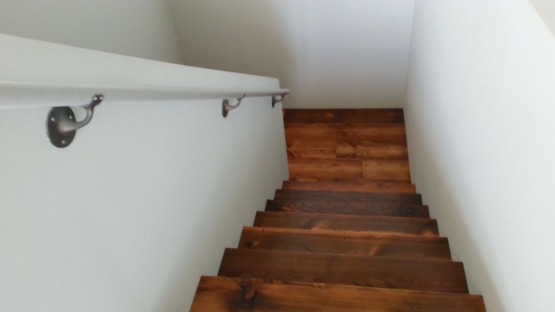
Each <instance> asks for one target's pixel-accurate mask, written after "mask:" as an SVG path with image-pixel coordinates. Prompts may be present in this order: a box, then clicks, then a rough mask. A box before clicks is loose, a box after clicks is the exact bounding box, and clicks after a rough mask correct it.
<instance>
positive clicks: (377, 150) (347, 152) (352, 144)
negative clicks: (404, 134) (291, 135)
mask: <svg viewBox="0 0 555 312" xmlns="http://www.w3.org/2000/svg"><path fill="white" fill-rule="evenodd" d="M313 148H314V147H313ZM329 149H331V148H329ZM335 157H336V158H360V159H401V160H408V151H407V146H406V144H390V143H375V142H369V141H354V140H351V141H338V142H336V145H335Z"/></svg>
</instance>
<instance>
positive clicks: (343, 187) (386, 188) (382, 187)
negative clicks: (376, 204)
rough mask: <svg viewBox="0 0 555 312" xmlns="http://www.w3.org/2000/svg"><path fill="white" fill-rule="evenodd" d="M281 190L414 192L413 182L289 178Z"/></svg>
mask: <svg viewBox="0 0 555 312" xmlns="http://www.w3.org/2000/svg"><path fill="white" fill-rule="evenodd" d="M281 189H282V190H304V191H325V192H360V193H392V194H416V187H415V186H414V184H410V183H405V182H375V181H356V182H334V181H330V182H328V181H318V182H303V181H297V180H290V181H285V182H283V186H282V188H281Z"/></svg>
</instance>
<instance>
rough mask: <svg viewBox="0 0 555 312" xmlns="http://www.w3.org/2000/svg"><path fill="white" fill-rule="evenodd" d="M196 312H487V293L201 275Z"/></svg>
mask: <svg viewBox="0 0 555 312" xmlns="http://www.w3.org/2000/svg"><path fill="white" fill-rule="evenodd" d="M191 311H192V312H204V311H206V312H231V311H272V312H275V311H307V312H308V311H328V312H363V311H364V312H383V311H396V312H485V311H486V309H485V306H484V302H483V298H482V296H477V295H467V294H456V293H439V292H430V291H414V290H399V289H383V288H369V287H356V286H344V285H333V284H319V283H284V282H280V281H267V280H260V279H240V278H230V277H206V276H203V277H201V279H200V281H199V286H198V289H197V292H196V295H195V299H194V301H193V304H192V306H191Z"/></svg>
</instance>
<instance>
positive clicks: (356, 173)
mask: <svg viewBox="0 0 555 312" xmlns="http://www.w3.org/2000/svg"><path fill="white" fill-rule="evenodd" d="M289 176H290V177H300V178H302V177H310V178H362V177H363V164H362V160H360V159H352V158H344V159H305V158H289Z"/></svg>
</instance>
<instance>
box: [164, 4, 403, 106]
mask: <svg viewBox="0 0 555 312" xmlns="http://www.w3.org/2000/svg"><path fill="white" fill-rule="evenodd" d="M169 2H170V6H171V7H172V13H173V14H174V17H175V20H176V23H177V28H178V32H179V36H180V38H181V43H182V49H183V53H184V57H185V63H186V64H188V65H194V66H200V67H208V68H216V69H221V70H229V71H236V72H245V73H250V74H256V75H264V76H271V77H278V78H279V79H280V81H281V83H282V84H283V85H284V86H286V87H287V88H289V89H291V91H292V94H293V96H292V98H291V100H290V101H288V102H287V103H286V104H285V105H286V106H287V107H290V108H300V107H305V108H318V107H320V108H323V107H343V108H347V107H401V106H402V105H403V104H404V98H405V97H404V96H405V87H406V76H407V68H408V53H409V46H410V36H411V27H412V13H413V6H414V0H395V1H390V0H372V1H368V0H347V1H333V0H305V1H298V0H262V1H261V0H240V1H226V0H169Z"/></svg>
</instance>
